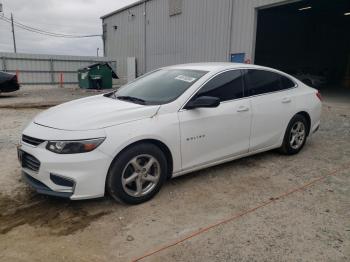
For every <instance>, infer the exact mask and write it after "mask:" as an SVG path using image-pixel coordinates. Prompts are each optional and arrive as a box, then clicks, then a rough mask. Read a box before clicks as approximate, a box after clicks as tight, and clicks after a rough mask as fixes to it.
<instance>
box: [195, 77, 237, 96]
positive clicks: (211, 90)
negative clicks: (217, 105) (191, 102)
mask: <svg viewBox="0 0 350 262" xmlns="http://www.w3.org/2000/svg"><path fill="white" fill-rule="evenodd" d="M200 96H212V97H217V98H220V101H221V102H223V101H228V100H233V99H238V98H242V97H243V77H242V74H241V71H240V70H232V71H227V72H224V73H221V74H220V75H218V76H216V77H214V78H213V79H211V80H210V81H209V82H208V83H206V84H205V85H204V86H203V87H202V88H201V89H200V90H199V92H198V93H197V94H196V96H195V97H200Z"/></svg>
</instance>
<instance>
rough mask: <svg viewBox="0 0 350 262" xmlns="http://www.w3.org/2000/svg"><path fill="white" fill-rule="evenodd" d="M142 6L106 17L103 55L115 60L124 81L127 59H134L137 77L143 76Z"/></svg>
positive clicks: (143, 29)
mask: <svg viewBox="0 0 350 262" xmlns="http://www.w3.org/2000/svg"><path fill="white" fill-rule="evenodd" d="M144 20H145V17H144V5H143V4H141V5H138V6H135V7H132V8H130V9H128V10H125V11H123V12H121V13H118V14H116V15H113V16H110V17H107V18H106V19H104V21H103V23H105V24H107V33H106V36H105V37H106V42H105V54H107V56H108V57H115V58H117V59H116V60H117V71H118V75H120V77H121V78H123V79H124V80H125V79H126V76H127V72H126V70H127V69H126V65H127V63H126V60H127V57H136V61H137V68H136V71H137V75H141V74H144V73H145V72H146V69H145V67H144V37H145V33H144V32H145V21H144Z"/></svg>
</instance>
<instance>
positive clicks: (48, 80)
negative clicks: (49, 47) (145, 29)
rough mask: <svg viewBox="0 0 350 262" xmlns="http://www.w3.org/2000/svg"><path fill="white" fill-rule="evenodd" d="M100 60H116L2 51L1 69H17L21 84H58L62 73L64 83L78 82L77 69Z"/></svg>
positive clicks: (0, 56)
mask: <svg viewBox="0 0 350 262" xmlns="http://www.w3.org/2000/svg"><path fill="white" fill-rule="evenodd" d="M99 61H101V62H103V61H105V62H111V64H112V66H113V64H114V66H115V61H112V60H111V59H108V58H106V57H91V56H61V55H36V54H14V53H2V52H0V70H2V71H7V72H10V73H16V71H17V72H18V78H19V82H20V83H21V84H57V83H59V82H60V75H61V74H62V75H63V82H64V83H66V84H68V83H71V84H73V83H77V81H78V76H77V70H78V69H79V68H82V67H85V66H88V65H90V64H93V63H96V62H99Z"/></svg>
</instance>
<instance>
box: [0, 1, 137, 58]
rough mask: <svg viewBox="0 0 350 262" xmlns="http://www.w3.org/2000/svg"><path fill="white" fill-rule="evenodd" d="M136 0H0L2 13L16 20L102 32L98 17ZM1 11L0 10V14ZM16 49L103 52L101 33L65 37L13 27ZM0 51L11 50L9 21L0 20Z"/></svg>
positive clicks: (63, 29)
mask: <svg viewBox="0 0 350 262" xmlns="http://www.w3.org/2000/svg"><path fill="white" fill-rule="evenodd" d="M136 1H137V0H0V3H2V4H3V11H4V12H3V15H5V16H6V17H10V15H11V12H12V13H13V15H14V19H15V20H17V21H18V22H20V23H22V24H25V25H28V26H31V27H35V28H39V29H43V30H45V31H50V32H55V33H64V34H80V35H89V34H102V21H101V19H100V17H101V16H102V15H105V14H107V13H110V12H113V11H115V10H116V9H119V8H121V7H123V6H126V5H129V4H131V3H133V2H136ZM0 15H1V14H0ZM15 34H16V45H17V53H35V54H58V55H83V56H96V52H97V48H99V49H100V51H99V54H100V56H102V55H103V42H102V38H101V37H94V38H83V39H66V38H56V37H48V36H43V35H40V34H36V33H31V32H28V31H25V30H23V29H21V28H18V27H15ZM0 52H13V41H12V32H11V25H10V24H9V23H6V22H4V21H3V20H0Z"/></svg>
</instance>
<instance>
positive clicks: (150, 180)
mask: <svg viewBox="0 0 350 262" xmlns="http://www.w3.org/2000/svg"><path fill="white" fill-rule="evenodd" d="M166 170H167V161H166V158H165V156H164V154H163V152H162V151H161V150H160V149H159V148H158V147H157V146H155V145H153V144H148V143H142V144H137V145H135V146H132V147H130V148H128V149H126V150H125V151H124V152H122V153H121V154H120V155H119V156H118V157H117V158H116V160H115V161H114V162H113V164H112V166H111V168H110V170H109V172H108V176H107V181H106V186H107V190H108V192H109V194H110V195H111V196H112V197H113V198H114V199H116V200H118V201H120V202H123V203H127V204H140V203H143V202H145V201H147V200H149V199H151V198H152V197H153V196H155V195H156V194H157V193H158V191H159V190H160V188H161V186H162V185H163V183H164V181H165V179H166V176H167V174H166Z"/></svg>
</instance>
